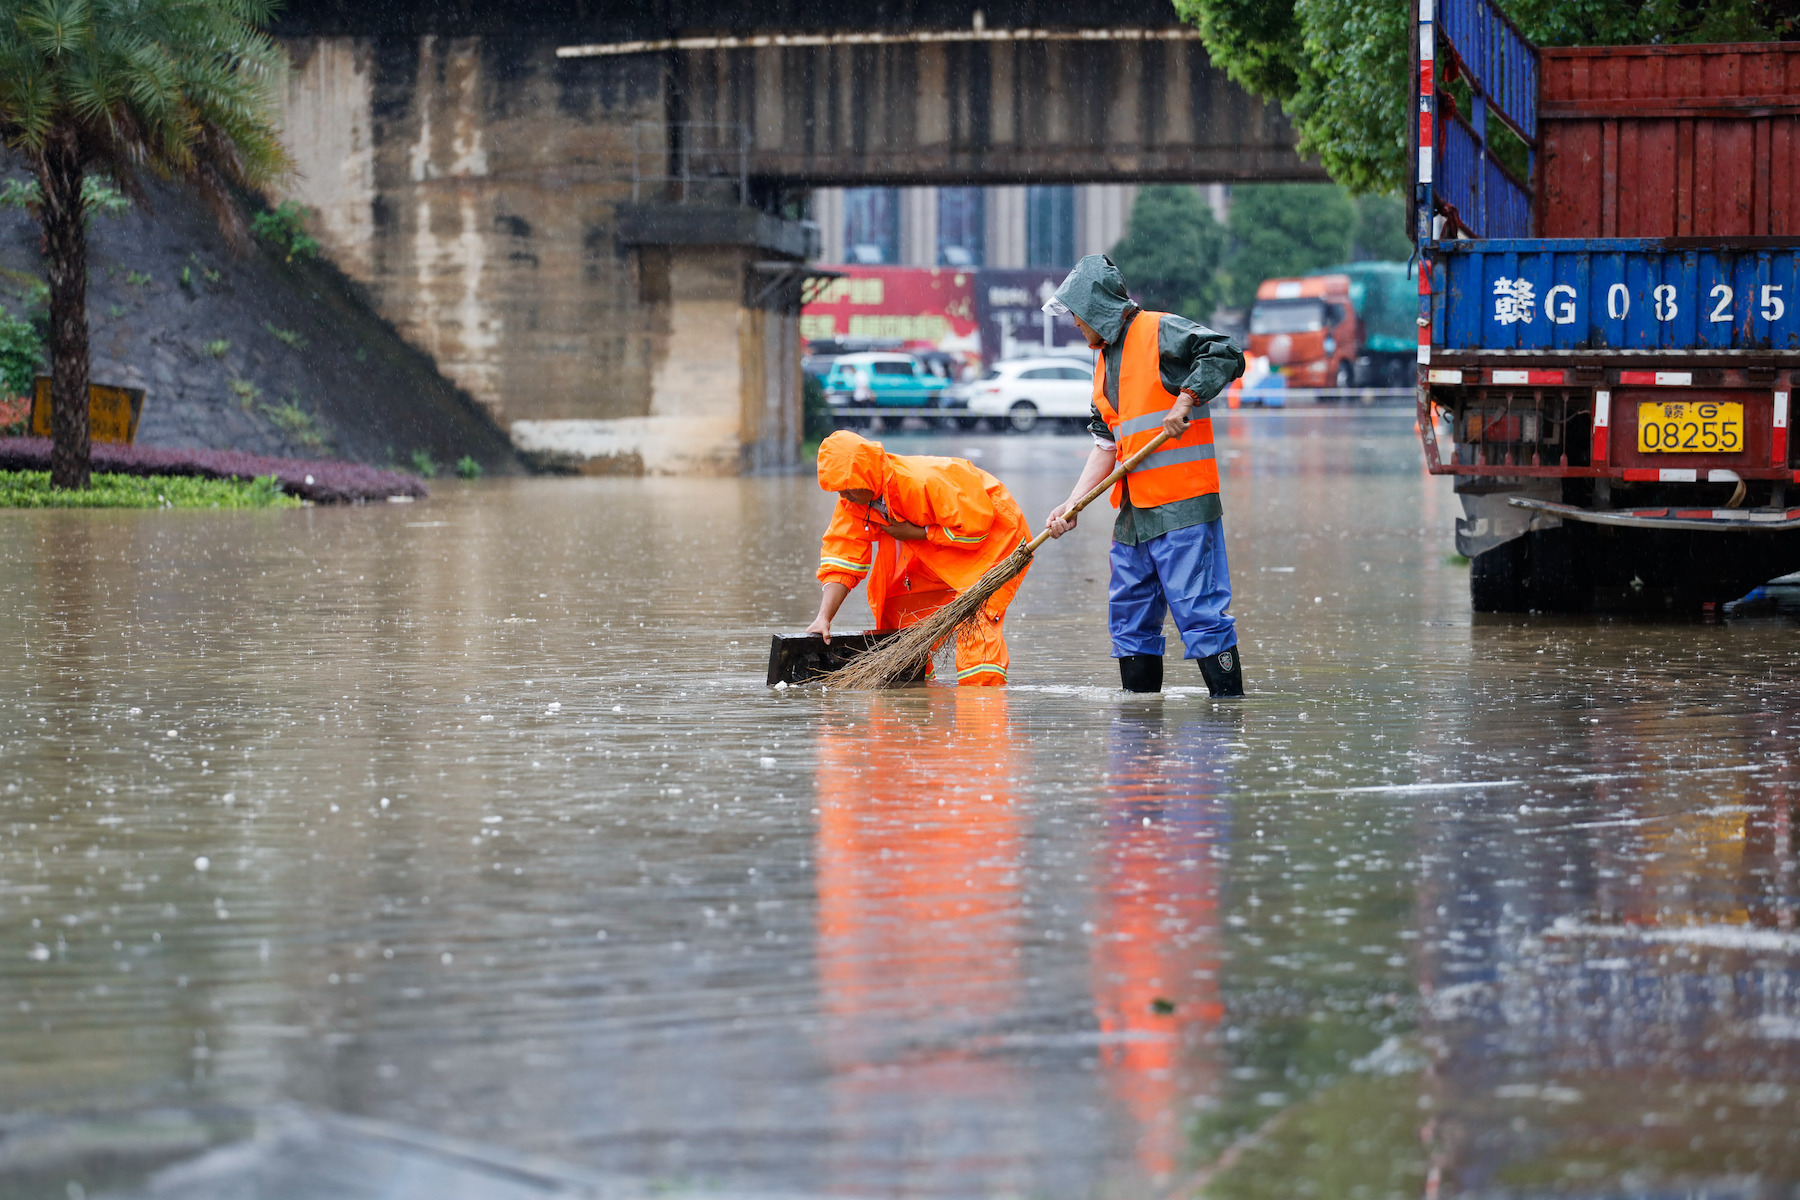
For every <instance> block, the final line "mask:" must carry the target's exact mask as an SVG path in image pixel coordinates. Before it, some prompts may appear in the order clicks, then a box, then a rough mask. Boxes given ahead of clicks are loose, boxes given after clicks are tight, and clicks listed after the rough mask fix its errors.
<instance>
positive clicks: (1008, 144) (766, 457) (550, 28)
mask: <svg viewBox="0 0 1800 1200" xmlns="http://www.w3.org/2000/svg"><path fill="white" fill-rule="evenodd" d="M277 32H278V34H280V35H281V36H282V38H283V41H284V44H285V45H286V47H287V49H288V52H289V56H290V59H291V61H292V64H293V70H292V72H291V74H290V77H289V79H288V82H287V87H286V89H285V107H284V121H285V126H286V130H287V135H288V140H289V143H290V146H291V148H292V149H293V151H294V153H295V156H296V158H297V160H298V163H299V166H300V170H301V175H300V177H299V178H298V179H296V180H295V181H294V182H293V184H292V185H291V187H290V194H291V195H292V196H293V197H294V198H296V199H298V200H300V201H301V202H302V203H304V204H307V205H308V206H310V207H311V208H313V209H314V210H315V213H316V216H315V217H314V219H313V223H314V225H315V227H316V230H317V232H318V235H319V236H320V238H321V240H322V241H323V242H324V244H325V245H326V247H327V248H328V250H329V252H330V253H331V255H332V256H333V258H334V259H335V260H336V261H337V263H338V264H339V265H340V266H341V267H342V268H343V269H344V270H345V271H346V273H348V274H349V275H350V276H351V277H352V278H354V279H356V280H358V281H359V282H361V283H362V284H364V285H365V286H366V287H367V289H368V291H369V293H370V296H371V298H372V300H373V302H374V304H375V305H376V307H377V308H378V310H379V311H380V312H381V313H382V314H383V315H384V316H386V317H388V319H390V320H391V321H393V322H394V324H395V325H396V326H397V327H398V328H399V329H400V331H401V332H402V334H403V335H404V336H406V337H407V338H408V339H409V340H411V341H412V342H414V343H415V344H416V345H418V346H420V347H422V348H423V349H425V350H426V351H428V352H430V353H431V354H433V355H434V356H435V357H436V359H437V361H438V362H439V364H440V365H441V366H442V368H443V369H444V371H445V372H446V373H447V374H448V375H450V377H451V378H453V379H454V380H456V381H457V382H458V383H459V384H461V385H462V386H463V387H465V388H466V389H467V390H468V391H469V392H471V393H472V394H473V395H474V396H475V397H476V398H477V399H479V400H480V401H482V402H483V403H484V404H486V405H487V406H488V407H489V408H490V409H491V410H492V411H493V412H494V414H495V416H496V417H497V418H498V419H499V420H500V421H501V422H502V423H503V424H505V425H507V426H509V427H511V428H512V429H513V430H514V433H515V438H516V439H517V440H519V441H520V443H521V445H522V446H524V447H525V448H526V449H528V450H536V451H539V452H542V453H544V454H546V455H549V456H555V455H558V454H560V455H563V456H565V457H566V458H568V459H569V460H570V461H571V462H576V463H579V464H581V466H582V467H583V469H588V470H620V471H640V470H650V471H679V472H691V471H720V472H722V471H736V470H740V469H746V468H748V469H762V468H780V467H783V466H786V465H791V464H792V463H793V462H794V460H795V457H796V452H797V447H798V437H799V404H798V389H799V376H798V359H797V346H798V336H797V327H796V319H797V309H798V300H799V286H798V282H797V279H798V277H797V274H796V273H795V271H794V270H793V266H792V265H793V264H798V263H799V262H800V261H801V260H803V259H804V258H805V257H807V254H808V249H809V245H811V246H816V244H817V243H816V235H815V234H814V233H813V231H810V230H809V229H807V228H806V227H805V225H804V224H803V223H802V222H801V221H799V220H798V219H797V218H799V217H801V216H802V215H803V213H804V204H805V196H806V192H807V190H808V189H809V188H811V187H814V186H819V185H824V184H849V185H860V184H883V185H888V184H914V183H952V184H972V183H1023V182H1030V183H1050V182H1089V181H1114V180H1116V181H1134V182H1135V181H1151V180H1179V181H1190V182H1217V181H1225V180H1242V179H1300V178H1308V179H1316V178H1320V177H1321V175H1320V174H1319V172H1318V171H1317V169H1316V168H1315V167H1312V166H1310V165H1309V164H1306V163H1304V162H1302V161H1301V160H1300V159H1299V158H1298V156H1297V155H1296V154H1295V153H1294V152H1293V150H1292V143H1293V137H1292V134H1291V131H1290V130H1289V128H1288V126H1287V125H1286V123H1285V122H1284V121H1283V120H1282V119H1281V117H1280V115H1279V114H1278V113H1276V112H1274V111H1273V110H1270V109H1268V108H1265V107H1264V106H1263V105H1262V104H1260V103H1259V102H1257V101H1256V100H1254V99H1252V98H1251V97H1249V96H1248V95H1246V94H1245V93H1243V92H1242V91H1241V90H1239V89H1238V88H1236V87H1235V85H1233V84H1231V83H1230V82H1229V81H1228V80H1226V79H1225V78H1224V76H1223V74H1222V73H1220V72H1218V71H1216V70H1215V69H1214V68H1213V67H1212V66H1211V64H1210V63H1209V62H1208V61H1207V59H1206V56H1205V53H1204V51H1203V49H1202V48H1201V47H1200V45H1199V43H1198V41H1197V40H1195V39H1194V37H1193V35H1192V33H1191V31H1189V30H1187V29H1186V28H1184V27H1182V26H1180V25H1179V24H1178V23H1176V22H1175V20H1174V17H1173V12H1172V10H1171V9H1169V8H1168V7H1167V5H1166V3H1165V2H1163V0H1096V2H1095V3H1093V4H1088V5H1085V6H1083V8H1082V11H1081V14H1080V23H1079V24H1073V23H1071V16H1070V12H1069V9H1068V8H1067V7H1065V5H1064V4H1063V3H1060V2H1058V3H1054V4H1052V3H1039V2H1037V0H1001V3H998V4H995V3H991V2H989V3H983V4H981V5H980V6H979V7H978V6H977V5H976V4H974V3H968V2H967V0H964V2H962V3H952V2H950V0H886V2H875V3H868V4H857V5H844V4H841V3H838V4H830V5H827V4H823V3H818V2H817V0H766V2H762V3H751V2H750V0H718V2H717V3H704V4H703V3H698V2H697V0H641V2H637V3H623V2H620V0H563V2H560V3H552V2H550V0H538V2H536V3H529V2H527V3H519V2H518V0H448V2H436V3H434V2H429V0H394V2H393V3H389V4H383V5H379V6H376V5H368V4H366V3H364V2H363V0H292V2H291V3H290V4H289V6H288V7H287V9H286V12H285V15H284V16H283V18H282V22H281V24H280V25H279V26H278V27H277ZM784 264H789V265H784Z"/></svg>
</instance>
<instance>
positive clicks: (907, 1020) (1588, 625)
mask: <svg viewBox="0 0 1800 1200" xmlns="http://www.w3.org/2000/svg"><path fill="white" fill-rule="evenodd" d="M1222 426H1223V428H1222V434H1223V436H1222V444H1223V445H1224V446H1225V447H1226V449H1225V455H1226V460H1225V467H1226V469H1225V485H1224V486H1225V497H1226V511H1227V517H1226V522H1227V530H1228V534H1229V546H1230V553H1231V556H1232V567H1233V575H1234V580H1235V583H1236V590H1237V601H1236V605H1235V609H1234V611H1235V612H1236V614H1237V616H1238V618H1239V622H1240V626H1239V628H1240V631H1241V639H1242V642H1241V644H1242V647H1243V651H1244V660H1245V674H1246V679H1247V681H1248V684H1249V687H1250V689H1251V691H1252V695H1251V696H1250V697H1249V698H1248V699H1246V700H1245V701H1243V702H1241V703H1234V704H1217V703H1214V702H1212V701H1210V700H1208V699H1207V698H1206V697H1205V694H1204V691H1203V689H1202V688H1201V687H1200V686H1199V680H1198V678H1197V673H1196V672H1194V671H1193V669H1192V668H1191V667H1190V666H1188V665H1187V664H1179V665H1177V664H1174V663H1171V670H1170V680H1171V683H1172V684H1174V685H1176V686H1174V687H1172V689H1171V690H1170V691H1169V692H1168V693H1166V694H1165V695H1164V696H1162V697H1161V698H1134V697H1127V696H1126V695H1124V694H1123V693H1121V692H1119V691H1117V690H1115V686H1116V675H1115V673H1114V667H1113V664H1112V662H1111V660H1110V659H1109V658H1108V657H1107V642H1106V637H1105V630H1104V597H1105V580H1106V570H1105V549H1106V541H1107V539H1106V537H1105V524H1106V522H1105V520H1104V519H1099V520H1095V519H1093V518H1089V519H1088V520H1087V521H1085V522H1084V524H1083V527H1082V529H1081V530H1080V532H1079V533H1078V534H1076V535H1075V536H1073V537H1072V538H1066V539H1064V540H1063V541H1061V542H1060V543H1057V544H1055V545H1053V546H1051V547H1050V548H1049V549H1048V550H1047V551H1045V553H1044V554H1043V556H1042V557H1041V560H1040V562H1039V563H1038V564H1037V566H1036V567H1035V568H1034V569H1033V572H1032V574H1031V576H1030V577H1029V579H1028V580H1027V582H1026V584H1025V586H1024V589H1023V590H1022V592H1021V594H1020V597H1019V599H1018V601H1017V603H1016V604H1015V605H1014V608H1013V610H1012V615H1011V617H1010V618H1009V622H1008V625H1009V636H1010V639H1011V645H1012V655H1013V685H1012V686H1011V687H1010V688H1008V689H1007V690H1005V691H1004V692H980V691H957V690H955V689H951V688H947V687H932V688H925V689H919V690H911V691H906V692H898V693H890V694H883V695H877V696H867V695H853V694H844V693H835V692H830V691H824V692H821V691H819V690H817V689H799V690H791V691H787V692H783V693H776V692H772V691H769V690H767V689H765V688H764V687H763V685H762V673H763V667H764V662H765V658H766V653H767V645H768V637H769V635H770V633H771V632H773V631H775V630H790V631H791V630H797V629H799V628H800V627H801V626H803V625H804V624H805V623H806V621H807V620H808V619H809V617H810V615H811V613H812V611H813V609H814V607H815V605H816V596H817V589H816V585H815V584H814V582H813V580H812V571H813V566H814V562H815V559H816V554H817V535H818V532H819V530H820V529H821V528H822V526H823V523H824V520H825V517H826V514H827V510H828V498H827V497H825V496H823V495H822V494H821V493H819V491H818V490H817V488H816V487H815V486H813V484H812V483H811V481H810V480H809V479H805V478H759V479H736V480H710V481H695V480H660V479H651V480H641V481H633V480H602V479H596V480H523V481H495V482H492V483H482V484H477V485H471V486H460V485H457V484H454V483H451V484H446V485H440V486H439V487H438V490H437V496H436V497H435V498H434V499H432V500H431V501H429V502H427V503H420V504H414V505H409V506H408V505H387V506H372V507H367V508H357V509H341V510H331V509H311V510H305V511H299V512H278V513H7V514H3V515H0V578H3V579H4V580H5V583H6V586H5V588H4V596H5V602H4V603H3V604H0V637H3V639H4V641H3V645H4V651H5V652H4V656H3V659H0V1112H4V1113H7V1114H10V1115H9V1116H8V1117H7V1118H6V1120H8V1121H11V1122H12V1125H11V1126H8V1125H7V1124H5V1122H0V1182H4V1181H5V1180H7V1179H8V1178H11V1179H12V1181H13V1182H12V1184H11V1185H9V1186H11V1187H12V1189H13V1191H12V1193H11V1194H18V1195H45V1196H51V1195H54V1196H58V1197H61V1196H64V1195H75V1194H77V1193H76V1192H75V1191H74V1190H70V1186H71V1184H75V1185H79V1186H80V1187H82V1188H85V1189H88V1190H93V1189H96V1188H99V1187H100V1186H101V1185H103V1184H104V1185H109V1186H118V1187H129V1186H131V1181H132V1178H134V1177H133V1176H132V1174H131V1172H132V1170H134V1169H135V1168H133V1167H132V1166H131V1162H132V1160H131V1158H130V1155H129V1154H125V1153H123V1152H120V1153H114V1152H112V1151H111V1150H108V1149H107V1148H105V1147H101V1148H90V1149H89V1150H88V1151H67V1148H66V1146H65V1151H66V1153H64V1156H63V1157H62V1158H55V1160H54V1161H50V1160H49V1159H44V1158H42V1157H41V1156H40V1158H38V1159H33V1158H32V1157H31V1155H30V1154H29V1153H27V1152H26V1151H25V1150H20V1149H19V1147H18V1145H17V1142H18V1139H17V1138H16V1137H15V1138H14V1139H13V1143H14V1144H13V1145H10V1146H9V1143H8V1140H7V1138H6V1137H5V1136H4V1134H5V1131H6V1129H8V1128H16V1127H18V1124H19V1122H20V1120H22V1119H25V1118H33V1119H36V1118H45V1119H48V1118H49V1117H57V1118H61V1117H65V1116H70V1115H72V1114H88V1115H92V1114H95V1113H100V1114H129V1113H133V1112H146V1111H170V1110H183V1111H256V1110H258V1109H260V1108H263V1107H265V1106H268V1105H271V1104H278V1103H288V1102H291V1103H297V1104H301V1105H306V1106H310V1107H312V1108H314V1109H320V1110H331V1111H337V1112H343V1113H350V1114H358V1115H363V1116H368V1117H375V1118H380V1119H382V1120H384V1121H388V1122H392V1123H394V1124H395V1125H397V1126H404V1127H408V1128H412V1129H417V1130H422V1131H427V1132H429V1133H432V1134H438V1135H446V1136H449V1137H454V1138H459V1139H467V1140H468V1141H469V1142H470V1143H472V1144H482V1145H491V1146H497V1147H502V1148H505V1149H509V1150H514V1151H526V1152H530V1153H533V1154H539V1155H543V1156H546V1157H548V1158H552V1159H555V1160H559V1161H562V1162H566V1163H570V1164H577V1165H580V1166H582V1167H587V1168H593V1169H597V1170H603V1171H606V1172H609V1173H614V1174H616V1175H617V1176H619V1177H620V1178H624V1179H630V1180H636V1181H639V1182H641V1183H642V1184H643V1185H644V1186H645V1187H649V1188H656V1189H661V1190H664V1191H668V1190H674V1191H688V1190H691V1191H697V1192H721V1193H745V1192H755V1193H758V1194H827V1195H843V1196H853V1195H871V1196H886V1195H899V1194H907V1195H929V1196H945V1197H965V1196H966V1197H974V1196H1045V1197H1085V1196H1097V1195H1104V1196H1187V1195H1201V1194H1208V1195H1218V1196H1261V1197H1271V1198H1273V1197H1292V1196H1306V1195H1316V1196H1322V1197H1331V1196H1352V1195H1355V1196H1370V1197H1376V1196H1408V1197H1411V1196H1419V1195H1437V1196H1460V1195H1469V1196H1502V1195H1505V1196H1525V1195H1550V1194H1556V1195H1579V1196H1595V1197H1598V1196H1624V1195H1649V1194H1657V1195H1661V1194H1670V1195H1675V1194H1690V1193H1694V1194H1698V1192H1699V1191H1703V1192H1704V1194H1706V1195H1708V1196H1734V1197H1735V1196H1743V1197H1752V1196H1755V1197H1763V1196H1770V1197H1772V1196H1778V1195H1779V1196H1787V1195H1789V1194H1791V1190H1792V1189H1793V1187H1794V1186H1795V1185H1796V1184H1797V1183H1800V1125H1797V1124H1796V1123H1795V1121H1794V1120H1793V1117H1794V1114H1795V1112H1796V1111H1797V1110H1800V974H1797V972H1800V931H1797V930H1796V929H1795V920H1794V918H1795V907H1796V880H1795V870H1794V868H1795V861H1796V840H1797V838H1800V834H1797V833H1796V823H1795V819H1794V803H1795V798H1796V791H1795V789H1796V787H1797V786H1800V784H1797V782H1796V766H1795V747H1794V734H1793V730H1794V719H1795V709H1796V703H1795V682H1796V678H1795V677H1796V654H1795V651H1796V634H1795V627H1794V622H1793V620H1792V619H1791V618H1790V617H1789V616H1785V615H1782V614H1781V613H1780V612H1779V611H1774V612H1766V613H1763V614H1762V615H1748V616H1742V617H1734V618H1732V619H1728V620H1726V621H1724V622H1722V623H1718V624H1711V625H1704V624H1688V623H1644V622H1629V621H1621V620H1607V619H1591V620H1588V619H1583V620H1574V619H1554V620H1552V619H1511V618H1506V619H1487V618H1480V619H1473V618H1471V615H1470V613H1469V610H1468V602H1467V568H1466V567H1464V566H1460V565H1457V564H1456V563H1454V562H1452V561H1449V559H1448V556H1449V555H1450V553H1451V545H1450V530H1451V523H1452V521H1453V519H1454V516H1455V513H1456V505H1455V503H1454V498H1453V497H1452V496H1451V494H1450V492H1449V489H1448V486H1447V485H1446V484H1445V483H1444V482H1443V481H1441V480H1433V479H1430V478H1428V477H1426V476H1425V475H1424V474H1423V473H1422V471H1421V469H1420V465H1419V454H1418V449H1417V445H1416V443H1415V442H1414V440H1413V436H1412V429H1411V418H1410V414H1395V413H1372V414H1344V413H1292V414H1273V413H1271V414H1243V415H1234V416H1233V417H1232V418H1231V419H1230V420H1229V421H1228V422H1223V423H1222ZM888 440H889V442H890V444H891V445H893V447H894V448H895V449H899V450H908V451H917V452H935V453H955V454H968V455H969V456H971V457H973V458H975V461H977V462H979V463H980V464H981V465H982V466H984V467H986V468H988V469H989V470H992V471H994V472H995V473H997V474H999V475H1000V476H1001V477H1002V478H1003V479H1005V480H1007V482H1008V483H1009V484H1011V485H1012V486H1013V488H1014V490H1015V491H1016V492H1017V494H1018V495H1019V496H1020V497H1021V499H1022V501H1023V502H1024V504H1025V506H1026V508H1027V511H1028V512H1029V513H1030V514H1031V516H1032V519H1033V521H1034V522H1035V521H1037V520H1041V517H1042V514H1043V512H1044V511H1045V510H1046V509H1048V508H1049V507H1050V505H1051V504H1052V503H1054V502H1055V501H1056V500H1057V499H1060V498H1061V496H1062V495H1063V494H1064V492H1065V491H1066V488H1067V486H1068V483H1069V481H1070V479H1071V478H1072V476H1073V474H1074V472H1075V471H1076V469H1077V468H1078V466H1079V462H1080V459H1081V458H1082V456H1083V455H1084V454H1085V452H1086V444H1085V442H1084V441H1083V440H1082V439H1081V438H1078V437H1029V438H1003V437H994V436H976V435H890V436H889V438H888ZM854 603H855V602H853V606H852V607H849V608H847V609H846V614H845V618H844V619H843V620H841V621H840V628H844V629H853V628H857V627H859V623H860V621H862V620H866V608H863V609H860V610H859V609H857V608H856V607H854ZM859 612H860V614H861V615H860V616H859V615H858V613H859ZM220 1136H223V1135H220ZM114 1149H116V1148H114ZM9 1155H10V1157H9ZM52 1157H54V1156H52ZM121 1164H124V1165H121ZM8 1172H10V1175H9V1174H8ZM109 1172H110V1174H109ZM1683 1189H1686V1190H1683ZM1696 1189H1698V1191H1696ZM5 1190H6V1189H5V1188H0V1191H5ZM83 1194H86V1193H85V1192H84V1193H83Z"/></svg>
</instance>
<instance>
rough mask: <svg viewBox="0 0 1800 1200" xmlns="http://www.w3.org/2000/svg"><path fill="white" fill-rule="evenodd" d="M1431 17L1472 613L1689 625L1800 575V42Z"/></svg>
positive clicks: (1423, 147) (1420, 135)
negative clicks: (1638, 42) (1622, 614)
mask: <svg viewBox="0 0 1800 1200" xmlns="http://www.w3.org/2000/svg"><path fill="white" fill-rule="evenodd" d="M1414 13H1415V16H1416V22H1415V24H1416V40H1415V42H1414V65H1415V67H1416V76H1415V77H1416V80H1417V93H1416V98H1417V118H1418V119H1417V123H1416V125H1414V127H1413V147H1414V149H1415V151H1416V158H1415V163H1416V175H1415V187H1414V197H1413V200H1414V204H1413V211H1412V220H1411V226H1412V228H1411V232H1412V236H1413V239H1414V241H1415V243H1416V245H1417V247H1418V257H1419V262H1420V270H1419V279H1418V310H1417V317H1416V322H1417V327H1418V344H1417V363H1416V367H1415V371H1416V387H1417V413H1418V427H1419V432H1420V437H1421V442H1422V445H1423V449H1424V452H1425V460H1426V465H1427V467H1428V469H1429V470H1430V472H1431V473H1432V474H1434V475H1450V476H1453V477H1454V479H1455V491H1456V493H1457V495H1458V497H1459V498H1460V500H1461V503H1462V509H1463V513H1462V516H1461V518H1460V519H1459V520H1458V521H1457V526H1456V545H1457V549H1458V550H1459V552H1460V553H1462V554H1463V555H1466V556H1467V557H1468V558H1469V559H1470V572H1469V591H1470V600H1471V604H1472V607H1473V608H1474V609H1475V610H1476V611H1478V612H1533V611H1535V612H1585V611H1600V610H1628V611H1645V610H1651V611H1675V612H1696V611H1704V610H1705V609H1707V608H1708V607H1714V608H1716V606H1718V605H1720V604H1722V603H1724V602H1727V601H1730V600H1733V599H1737V598H1739V597H1741V596H1743V595H1745V594H1746V593H1748V592H1750V591H1751V590H1753V589H1754V588H1756V587H1757V586H1759V585H1761V584H1763V583H1765V582H1767V581H1769V580H1771V579H1774V578H1777V577H1779V576H1782V575H1785V574H1788V573H1790V572H1792V571H1794V570H1795V569H1796V568H1800V507H1795V506H1794V505H1792V504H1791V503H1790V498H1789V490H1790V485H1791V484H1793V483H1794V482H1795V481H1796V480H1797V479H1800V474H1797V473H1796V469H1795V468H1796V462H1795V453H1794V448H1793V447H1792V446H1791V445H1790V443H1789V439H1788V414H1789V398H1790V396H1791V395H1792V392H1793V387H1794V384H1795V381H1796V376H1797V375H1800V186H1796V185H1800V44H1795V43H1791V42H1789V43H1774V42H1770V43H1746V44H1731V45H1654V46H1608V47H1568V48H1552V47H1538V46H1534V45H1532V44H1531V42H1530V41H1529V40H1528V39H1526V38H1525V37H1524V36H1523V34H1521V33H1520V31H1519V30H1518V29H1517V28H1516V27H1515V26H1514V25H1513V24H1512V23H1511V22H1510V21H1509V20H1508V19H1507V18H1506V16H1505V14H1503V13H1501V12H1500V11H1499V10H1498V9H1497V8H1495V7H1494V6H1493V4H1491V3H1490V2H1489V0H1416V7H1415V9H1414Z"/></svg>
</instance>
